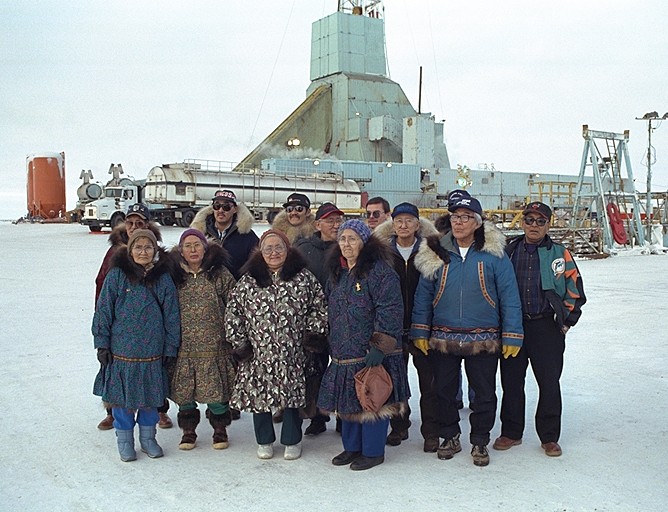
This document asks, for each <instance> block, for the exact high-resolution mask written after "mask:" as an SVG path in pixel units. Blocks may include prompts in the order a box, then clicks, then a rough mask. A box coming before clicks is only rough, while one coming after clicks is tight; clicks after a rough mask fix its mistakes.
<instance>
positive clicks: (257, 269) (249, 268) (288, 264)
mask: <svg viewBox="0 0 668 512" xmlns="http://www.w3.org/2000/svg"><path fill="white" fill-rule="evenodd" d="M305 268H306V260H305V259H304V257H303V256H302V254H301V252H299V251H298V250H297V249H294V248H292V247H288V255H287V257H286V258H285V263H284V264H283V267H282V268H281V270H280V272H279V273H278V277H279V279H280V280H281V281H290V280H292V279H293V278H294V277H295V276H296V275H297V274H299V272H301V271H302V270H303V269H305ZM241 273H242V274H248V275H250V276H251V277H252V278H253V279H255V282H256V283H257V285H258V286H259V287H260V288H267V287H268V286H271V284H272V282H273V281H272V278H271V272H270V271H269V267H267V264H266V263H265V261H264V258H263V257H262V251H260V248H259V247H258V248H257V249H255V250H254V251H253V253H252V254H251V257H250V258H249V260H248V262H247V263H246V264H245V265H244V266H243V267H242V268H241Z"/></svg>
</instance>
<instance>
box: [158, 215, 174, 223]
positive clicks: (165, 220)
mask: <svg viewBox="0 0 668 512" xmlns="http://www.w3.org/2000/svg"><path fill="white" fill-rule="evenodd" d="M160 224H162V225H163V226H173V225H174V219H173V218H172V217H170V216H168V215H165V216H164V217H163V218H162V220H161V221H160Z"/></svg>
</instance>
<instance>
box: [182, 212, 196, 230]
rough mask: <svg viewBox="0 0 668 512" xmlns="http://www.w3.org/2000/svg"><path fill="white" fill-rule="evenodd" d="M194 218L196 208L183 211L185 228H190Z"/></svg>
mask: <svg viewBox="0 0 668 512" xmlns="http://www.w3.org/2000/svg"><path fill="white" fill-rule="evenodd" d="M193 220H195V210H186V211H185V212H183V217H182V222H183V227H184V228H189V227H190V224H192V222H193Z"/></svg>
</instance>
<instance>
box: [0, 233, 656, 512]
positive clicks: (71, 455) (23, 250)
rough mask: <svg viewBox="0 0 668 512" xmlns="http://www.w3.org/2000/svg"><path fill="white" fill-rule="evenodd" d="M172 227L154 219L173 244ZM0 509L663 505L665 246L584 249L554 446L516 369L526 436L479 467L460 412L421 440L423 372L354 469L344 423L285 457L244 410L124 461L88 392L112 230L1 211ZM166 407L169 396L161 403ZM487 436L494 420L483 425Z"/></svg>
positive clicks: (173, 435) (171, 433)
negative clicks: (457, 433) (444, 453)
mask: <svg viewBox="0 0 668 512" xmlns="http://www.w3.org/2000/svg"><path fill="white" fill-rule="evenodd" d="M182 231H183V230H182V229H181V228H163V236H164V239H165V244H166V245H167V246H171V245H173V244H174V243H175V242H176V241H177V240H178V237H179V235H180V233H181V232H182ZM0 240H2V265H1V267H0V332H1V334H0V343H1V347H2V352H1V353H0V438H1V439H2V440H3V442H2V445H3V446H2V450H0V510H11V511H14V510H16V511H18V510H50V511H59V510H63V511H73V510H81V511H105V510H126V511H135V510H142V511H154V510H165V511H177V510H188V511H198V510H227V511H234V510H245V511H251V510H273V511H281V510H290V511H295V510H310V511H321V510H337V511H347V510H351V511H355V510H370V511H373V510H392V511H394V510H409V509H410V510H414V511H423V510H425V511H426V510H456V511H458V510H464V511H466V510H485V511H489V510H504V511H505V510H512V511H526V510H535V511H550V512H556V511H559V512H563V511H568V512H571V511H594V510H595V511H624V512H627V511H663V510H665V509H666V506H667V505H666V500H667V499H668V483H667V480H666V475H667V474H668V407H667V400H666V397H667V396H668V380H667V378H666V377H667V375H668V369H667V368H668V357H667V356H668V345H667V344H666V340H667V339H668V307H667V306H666V303H667V297H668V294H667V293H666V290H667V288H668V257H666V256H637V257H630V258H619V257H615V258H608V259H605V260H597V261H590V260H586V261H580V262H579V266H580V270H581V272H582V274H583V276H584V284H585V289H586V292H587V296H588V302H587V304H586V305H585V307H584V308H583V315H582V320H581V322H580V323H579V324H578V325H577V326H576V327H575V328H574V329H572V330H571V331H570V332H569V333H568V337H567V352H566V364H565V371H564V375H563V378H562V388H563V395H564V417H563V432H562V438H561V441H560V442H561V445H562V447H563V449H564V454H563V456H562V457H560V458H548V457H546V456H545V455H544V454H543V451H542V450H541V448H540V443H539V441H538V439H537V437H536V434H535V431H534V428H533V420H532V418H533V411H534V408H535V403H536V390H535V385H534V383H533V379H532V378H529V380H528V382H529V384H528V400H527V401H528V404H527V405H528V418H527V430H526V432H525V435H524V444H522V445H521V446H518V447H514V448H512V449H511V450H509V451H507V452H496V451H494V450H490V456H491V463H490V465H489V466H488V467H486V468H478V467H475V466H474V465H473V464H472V462H471V457H470V455H469V451H470V446H469V444H468V431H469V429H468V418H467V416H468V414H467V412H466V411H467V409H465V410H464V414H463V419H462V429H463V435H462V439H463V440H464V442H463V448H464V450H463V451H462V453H461V454H458V455H457V456H456V457H455V458H454V459H453V460H450V461H441V460H438V459H437V458H436V455H435V454H425V453H423V452H422V439H421V437H420V432H419V415H418V396H417V394H416V391H415V390H417V380H416V375H415V372H414V370H411V384H412V385H413V390H414V393H415V395H414V396H413V398H412V399H411V407H412V409H413V414H412V420H413V426H412V427H411V430H410V439H409V440H408V441H406V442H404V443H402V444H401V446H399V447H388V448H387V450H386V458H385V463H384V464H382V465H381V466H379V467H377V468H373V469H371V470H369V471H364V472H353V471H350V470H349V469H348V468H347V467H335V466H332V465H331V464H330V459H331V458H332V457H333V456H334V455H336V454H337V453H339V451H341V442H340V437H339V436H338V435H337V434H336V433H335V432H334V429H333V423H332V422H330V424H329V430H328V431H327V432H326V433H325V434H322V435H320V436H318V437H316V438H305V439H304V452H303V456H302V458H301V459H299V460H297V461H285V460H283V458H282V456H281V455H282V451H281V450H280V449H279V450H277V451H278V455H279V456H278V457H275V458H274V459H272V460H269V461H260V460H259V459H257V457H256V456H255V448H256V447H255V442H254V436H253V428H252V421H251V417H250V415H248V414H244V415H242V418H241V419H240V420H239V421H236V422H234V423H233V424H232V426H231V428H230V429H229V434H230V448H229V449H227V450H223V451H215V450H213V449H212V448H211V445H210V436H211V427H210V426H209V425H208V424H207V423H202V424H200V426H199V429H198V433H199V440H198V443H199V444H198V446H197V448H196V449H195V450H193V451H191V452H183V451H180V450H178V448H177V445H178V441H179V439H180V432H179V430H178V429H177V428H176V427H175V428H173V429H171V430H160V431H159V433H158V441H159V442H160V443H161V444H162V446H163V448H164V450H165V457H164V458H161V459H155V460H153V459H149V458H148V457H146V456H145V455H144V454H142V453H139V454H138V457H139V458H138V460H137V461H135V462H132V463H123V462H121V461H120V459H119V457H118V452H117V450H116V442H115V436H114V433H113V431H107V432H101V431H99V430H97V429H96V425H97V423H98V421H100V420H101V419H102V417H103V412H104V411H103V409H102V406H101V404H100V401H99V399H98V398H97V397H94V396H93V395H92V393H91V390H92V383H93V378H94V376H95V374H96V372H97V369H98V363H97V360H96V358H95V351H94V350H93V345H92V338H91V334H90V323H91V318H92V313H93V290H94V283H93V280H94V278H95V275H96V273H97V270H98V267H99V265H100V262H101V260H102V256H103V255H104V252H105V250H106V248H107V236H106V235H93V234H89V233H88V230H87V229H86V228H84V227H82V226H78V225H11V224H0ZM170 413H171V416H172V419H174V420H176V408H175V407H174V406H172V409H171V410H170ZM498 434H499V424H498V421H497V424H496V426H495V428H494V430H493V431H492V438H494V437H496V436H497V435H498Z"/></svg>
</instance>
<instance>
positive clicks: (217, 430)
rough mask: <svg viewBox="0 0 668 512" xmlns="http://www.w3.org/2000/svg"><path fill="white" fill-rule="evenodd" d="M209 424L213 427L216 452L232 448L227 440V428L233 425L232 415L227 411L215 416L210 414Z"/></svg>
mask: <svg viewBox="0 0 668 512" xmlns="http://www.w3.org/2000/svg"><path fill="white" fill-rule="evenodd" d="M209 423H211V426H212V427H213V448H214V449H215V450H224V449H225V448H227V447H228V446H230V443H229V441H228V440H227V429H226V428H225V427H227V426H228V425H229V424H230V423H232V414H231V413H230V411H227V412H225V413H223V414H213V413H212V412H209Z"/></svg>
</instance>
